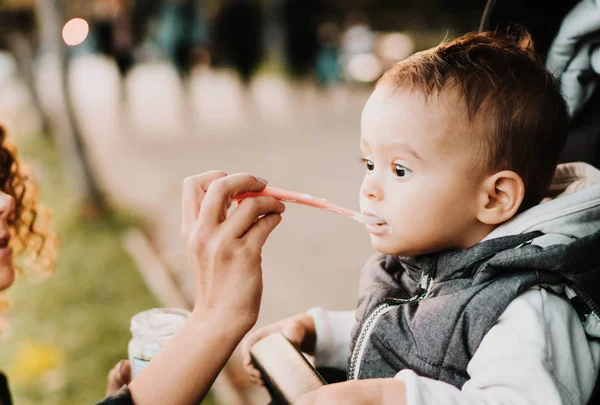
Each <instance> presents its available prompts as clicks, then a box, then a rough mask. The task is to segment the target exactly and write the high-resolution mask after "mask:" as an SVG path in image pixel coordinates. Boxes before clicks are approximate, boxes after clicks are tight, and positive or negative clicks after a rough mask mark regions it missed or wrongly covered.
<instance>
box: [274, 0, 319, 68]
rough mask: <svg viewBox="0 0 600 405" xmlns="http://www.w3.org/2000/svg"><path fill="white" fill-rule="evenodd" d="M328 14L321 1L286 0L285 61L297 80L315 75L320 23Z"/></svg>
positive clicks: (284, 10) (284, 17)
mask: <svg viewBox="0 0 600 405" xmlns="http://www.w3.org/2000/svg"><path fill="white" fill-rule="evenodd" d="M323 13H324V7H323V4H322V1H320V0H285V2H284V3H283V7H282V11H281V14H282V21H283V26H284V33H285V48H284V49H285V60H286V64H287V69H288V71H289V73H290V75H291V76H292V77H293V78H304V77H307V76H311V75H313V74H314V69H315V61H316V58H317V54H318V52H319V36H318V29H319V20H320V18H322V15H323Z"/></svg>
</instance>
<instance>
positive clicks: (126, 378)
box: [119, 360, 131, 384]
mask: <svg viewBox="0 0 600 405" xmlns="http://www.w3.org/2000/svg"><path fill="white" fill-rule="evenodd" d="M119 371H120V374H121V381H123V384H129V383H130V382H131V363H129V360H123V361H122V362H121V365H120V366H119Z"/></svg>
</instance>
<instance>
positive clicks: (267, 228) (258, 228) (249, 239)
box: [242, 213, 281, 250]
mask: <svg viewBox="0 0 600 405" xmlns="http://www.w3.org/2000/svg"><path fill="white" fill-rule="evenodd" d="M280 222H281V214H278V213H273V214H267V215H265V216H264V217H262V218H259V219H258V220H257V221H256V222H254V224H253V225H252V226H251V227H250V229H248V231H247V232H246V234H245V235H244V236H243V238H242V239H244V240H245V241H246V245H247V246H250V247H252V248H254V249H257V250H259V249H260V248H262V246H263V245H264V244H265V242H266V241H267V238H268V237H269V235H270V234H271V232H273V229H275V228H276V227H277V225H279V223H280Z"/></svg>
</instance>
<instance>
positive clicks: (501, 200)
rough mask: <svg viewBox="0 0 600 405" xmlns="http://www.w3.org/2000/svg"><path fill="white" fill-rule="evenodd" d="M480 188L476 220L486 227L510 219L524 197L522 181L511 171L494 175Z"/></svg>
mask: <svg viewBox="0 0 600 405" xmlns="http://www.w3.org/2000/svg"><path fill="white" fill-rule="evenodd" d="M481 187H482V188H481V196H482V199H481V204H480V205H479V208H478V214H477V219H479V221H481V222H483V223H484V224H487V225H499V224H501V223H503V222H506V221H508V220H509V219H511V218H512V217H513V216H515V214H516V213H517V211H519V207H520V206H521V203H522V202H523V198H524V197H525V184H524V183H523V179H521V176H519V175H518V174H517V173H515V172H513V171H511V170H503V171H501V172H498V173H494V174H493V175H491V176H489V177H487V178H486V179H485V180H484V181H483V183H482V186H481Z"/></svg>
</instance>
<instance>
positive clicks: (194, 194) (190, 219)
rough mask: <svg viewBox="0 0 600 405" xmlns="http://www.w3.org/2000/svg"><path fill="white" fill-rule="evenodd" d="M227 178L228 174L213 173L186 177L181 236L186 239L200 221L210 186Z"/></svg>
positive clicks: (182, 204)
mask: <svg viewBox="0 0 600 405" xmlns="http://www.w3.org/2000/svg"><path fill="white" fill-rule="evenodd" d="M223 177H227V173H224V172H221V171H212V172H206V173H202V174H199V175H196V176H190V177H186V178H185V180H184V181H183V193H182V199H181V235H182V237H183V238H184V240H185V239H187V236H188V234H189V232H190V229H191V228H192V226H193V225H194V224H195V223H196V220H197V219H198V214H199V212H200V206H201V204H202V199H203V198H204V195H205V194H206V190H207V189H208V187H209V185H210V184H211V183H212V182H213V181H215V180H218V179H221V178H223Z"/></svg>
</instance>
